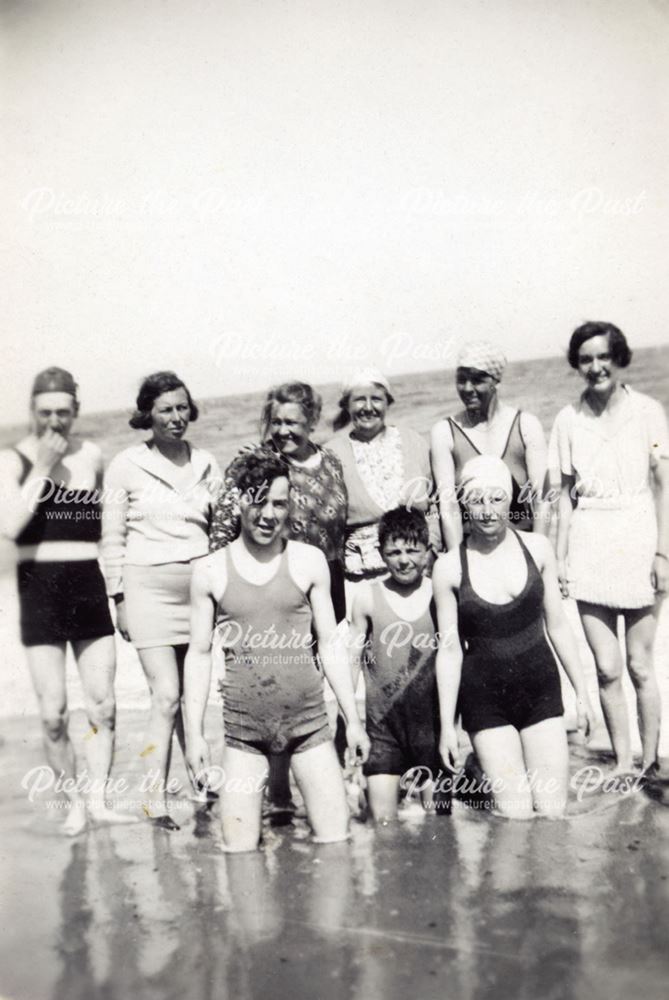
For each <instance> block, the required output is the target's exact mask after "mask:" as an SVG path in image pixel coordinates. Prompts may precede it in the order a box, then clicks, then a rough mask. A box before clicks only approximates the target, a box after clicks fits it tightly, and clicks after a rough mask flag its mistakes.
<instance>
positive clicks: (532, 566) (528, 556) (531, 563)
mask: <svg viewBox="0 0 669 1000" xmlns="http://www.w3.org/2000/svg"><path fill="white" fill-rule="evenodd" d="M509 530H510V531H512V532H513V533H514V535H515V536H516V538H517V539H518V541H519V542H520V547H521V549H522V550H523V553H524V555H525V562H526V563H527V568H528V570H529V572H531V573H538V574H539V576H541V571H540V570H539V567H538V566H537V564H536V560H535V558H534V556H533V555H532V553H531V552H530V550H529V548H528V547H527V545H526V543H525V542H524V541H523V537H522V532H520V531H516V529H515V528H510V529H509Z"/></svg>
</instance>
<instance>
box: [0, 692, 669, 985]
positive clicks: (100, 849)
mask: <svg viewBox="0 0 669 1000" xmlns="http://www.w3.org/2000/svg"><path fill="white" fill-rule="evenodd" d="M143 720H144V714H143V713H141V712H136V711H134V712H133V711H128V710H122V711H121V712H120V715H119V726H118V729H119V733H120V734H122V735H121V738H120V739H119V742H118V748H117V762H116V767H115V769H114V774H115V775H122V774H123V775H126V776H127V777H129V779H130V782H129V783H130V784H131V785H134V786H135V787H136V784H137V782H138V781H139V778H140V773H141V764H140V757H139V752H140V750H141V729H142V725H143ZM72 730H73V735H74V738H75V739H76V742H77V746H78V747H82V746H83V745H85V740H84V736H85V730H86V720H85V717H84V715H83V713H82V712H75V713H74V714H73V719H72ZM207 732H208V734H209V735H210V736H211V738H212V746H213V752H214V759H218V757H219V754H220V747H221V733H220V723H219V716H218V710H217V708H216V707H215V706H210V708H209V710H208V716H207ZM4 733H5V741H4V743H3V745H2V747H0V763H1V768H0V828H1V829H2V848H1V849H0V850H1V854H2V857H1V861H0V868H1V871H2V893H1V898H2V904H1V907H2V927H3V935H2V942H1V944H0V968H1V969H2V970H3V971H2V973H1V974H0V992H1V994H2V995H3V996H4V997H8V998H14V1000H46V998H50V1000H64V998H67V1000H78V998H81V1000H91V998H97V997H100V998H105V1000H112V998H117V997H118V998H119V1000H121V998H123V1000H125V998H128V997H132V998H133V1000H144V998H146V1000H153V998H156V1000H158V998H161V1000H168V998H172V997H174V998H183V1000H190V998H193V1000H200V998H204V997H228V996H229V997H236V998H240V1000H245V998H256V997H258V998H259V997H265V996H272V997H278V998H284V997H290V998H292V997H296V998H297V997H305V998H312V997H319V998H329V997H332V998H335V997H337V998H340V997H351V998H359V1000H377V998H378V1000H381V998H384V1000H394V998H398V1000H399V998H405V997H406V996H415V997H417V998H420V1000H430V998H432V997H434V998H437V997H439V998H443V997H444V996H448V997H452V998H458V1000H459V998H488V997H490V998H492V997H499V996H511V997H514V998H515V997H527V998H538V997H541V998H553V997H554V998H560V1000H564V998H571V997H574V998H580V997H584V996H588V997H590V998H592V1000H598V998H602V1000H604V998H611V1000H614V998H620V1000H622V998H623V997H624V998H628V997H629V996H630V995H631V994H632V993H636V994H638V995H640V996H644V997H645V998H648V1000H654V998H660V997H661V996H665V995H666V977H667V975H668V974H669V959H668V958H667V952H666V928H667V926H668V921H669V905H668V897H669V892H668V886H669V810H667V808H666V803H667V802H669V797H668V796H667V786H666V785H664V786H663V785H658V786H656V788H655V797H652V796H649V795H648V794H646V793H645V792H643V791H637V792H634V793H633V794H630V795H627V796H622V795H616V794H613V793H609V794H604V793H602V792H596V793H593V794H592V795H591V796H588V797H587V798H584V799H583V800H582V801H581V803H578V802H577V801H576V796H575V793H573V792H572V802H571V805H570V808H571V809H573V810H577V811H578V814H577V815H574V816H571V817H570V818H569V819H565V820H559V821H553V822H551V821H542V820H535V821H530V822H525V823H522V822H508V821H504V820H500V819H498V818H496V817H494V816H491V815H490V814H489V813H487V812H486V811H484V810H476V809H472V808H468V807H466V806H464V805H463V804H461V803H457V802H456V803H455V804H454V810H453V815H452V816H451V817H447V816H434V815H427V816H426V815H424V814H422V813H421V812H420V810H417V809H416V807H415V806H412V807H411V808H410V809H409V810H407V812H406V814H405V815H404V818H403V819H401V820H400V822H399V823H398V824H397V825H396V826H389V827H385V828H383V827H382V828H374V827H373V826H372V825H371V824H370V823H363V822H359V821H353V824H352V827H353V835H352V839H351V841H350V843H347V844H339V845H329V846H325V845H324V846H317V845H314V844H313V843H312V842H311V841H310V839H309V832H308V829H307V825H306V823H305V822H304V821H303V820H296V821H295V822H294V823H293V824H292V825H291V826H288V827H282V828H278V829H277V828H270V827H269V826H267V825H266V827H265V832H264V845H263V849H262V851H260V852H257V853H256V854H249V855H238V856H234V857H230V856H226V855H224V854H222V853H221V835H220V828H219V823H218V815H217V807H214V808H213V809H212V810H207V808H206V807H195V806H193V805H192V804H191V803H190V802H189V801H188V800H187V799H186V798H185V796H184V795H178V796H175V797H173V798H172V801H171V809H172V815H173V816H174V818H175V819H177V821H178V822H179V823H180V825H181V829H180V830H179V831H178V832H175V833H167V832H166V831H163V830H159V829H156V828H155V827H153V826H151V825H150V824H149V823H146V822H143V823H139V824H137V825H135V826H123V827H112V828H103V827H97V828H94V829H91V830H90V831H89V832H87V833H86V834H83V835H81V836H79V837H78V838H76V839H75V840H73V841H72V840H67V839H66V838H64V837H63V836H62V835H61V834H60V833H59V826H60V823H61V822H62V819H63V816H64V812H63V809H62V808H60V809H59V808H57V806H58V803H59V802H60V803H61V805H62V802H63V801H64V800H63V799H62V797H59V796H54V795H53V793H52V792H50V791H44V792H43V793H42V794H41V795H38V796H37V800H36V801H35V802H34V803H30V802H29V801H28V797H27V792H26V791H25V790H24V789H22V788H21V780H22V778H23V775H24V773H25V772H26V770H28V769H29V768H30V767H34V766H38V765H39V764H41V763H42V761H43V757H42V750H41V746H40V742H39V726H38V722H37V720H36V719H35V718H30V719H24V720H17V719H15V720H11V721H8V722H6V724H5V727H4ZM572 757H573V767H574V769H576V768H579V767H582V766H583V764H584V763H586V762H588V761H590V762H594V763H596V764H600V765H603V764H604V763H605V762H604V760H603V759H602V755H597V754H593V753H592V752H591V751H586V750H584V749H583V748H580V747H576V748H573V753H572ZM173 774H174V775H175V776H176V777H177V778H178V779H180V780H181V782H182V783H183V785H184V787H185V774H184V770H183V764H182V761H181V757H180V754H179V753H178V751H176V752H175V758H174V763H173ZM657 795H660V796H664V801H665V804H664V805H663V804H662V802H661V801H658V800H657ZM129 797H131V796H125V799H126V800H127V799H128V798H129ZM121 798H123V797H121ZM137 798H138V796H137V795H136V793H135V800H137ZM54 803H55V805H54ZM136 806H137V802H135V811H138V810H137V808H136Z"/></svg>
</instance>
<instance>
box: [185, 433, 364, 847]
mask: <svg viewBox="0 0 669 1000" xmlns="http://www.w3.org/2000/svg"><path fill="white" fill-rule="evenodd" d="M235 477H236V482H237V486H238V488H239V491H240V496H241V499H240V515H241V535H240V537H239V538H237V539H236V540H235V541H234V542H232V543H231V544H230V545H228V546H227V547H226V548H224V549H221V550H219V551H218V552H215V553H212V554H211V555H209V556H208V557H207V558H205V559H203V560H202V561H201V562H200V563H199V565H198V566H197V567H196V569H195V571H194V574H193V584H192V591H191V644H190V647H189V650H188V654H187V656H186V665H185V675H184V686H185V714H186V753H187V760H188V762H189V766H190V768H191V769H192V772H193V774H194V775H195V776H196V777H198V778H199V779H200V780H201V781H202V780H203V779H204V780H206V772H207V769H208V768H209V767H210V762H209V750H208V747H207V744H206V741H205V739H204V735H203V719H204V710H205V707H206V703H207V695H208V692H209V682H210V677H211V659H212V640H213V643H214V645H215V646H217V647H221V648H222V649H223V650H224V651H225V657H226V667H225V677H224V680H223V696H224V751H223V770H224V780H223V785H222V787H221V789H220V792H221V815H222V822H223V840H224V842H225V849H226V850H227V851H233V852H237V851H252V850H255V849H256V848H257V846H258V842H259V839H260V829H261V807H262V792H263V786H264V783H265V779H266V776H267V768H268V759H269V757H270V756H271V755H272V754H276V753H282V752H284V751H288V752H289V753H291V754H292V769H293V773H294V775H295V778H296V780H297V783H298V786H299V787H300V791H301V792H302V795H303V798H304V801H305V806H306V809H307V815H308V818H309V822H310V824H311V827H312V829H313V832H314V837H315V839H316V840H317V841H319V842H321V843H325V842H333V841H338V840H344V839H346V837H347V836H348V807H347V804H346V794H345V790H344V782H343V778H342V773H341V768H340V766H339V762H338V760H337V755H336V752H335V748H334V743H333V741H332V735H331V732H330V728H329V725H328V721H327V715H326V712H325V703H324V700H323V678H322V675H321V674H320V672H319V670H318V668H317V666H316V662H315V659H314V655H313V644H314V637H313V636H312V625H313V626H314V627H315V631H316V634H317V636H318V648H319V655H320V658H321V661H322V663H323V669H324V672H325V676H326V677H327V679H328V681H329V682H330V684H331V686H332V688H333V690H334V692H335V695H336V697H337V700H338V701H339V704H340V707H341V710H342V712H343V714H344V716H345V718H346V720H347V740H348V746H349V750H350V752H351V753H353V754H354V755H355V756H356V757H357V758H358V759H359V760H361V761H364V760H365V759H366V757H367V752H368V749H369V741H368V739H367V736H366V733H365V730H364V728H363V726H362V724H361V723H360V720H359V719H358V716H357V710H356V703H355V693H354V690H353V685H352V682H351V676H350V672H349V670H348V663H347V659H346V651H345V648H344V647H343V645H341V644H340V643H339V640H338V638H337V633H336V623H335V615H334V610H333V607H332V600H331V598H330V578H329V572H328V567H327V562H326V560H325V556H324V555H323V553H322V552H321V551H320V550H319V549H317V548H315V547H314V546H313V545H306V544H304V543H303V542H296V541H285V539H284V537H283V532H284V528H285V524H286V518H287V515H288V496H289V488H290V487H289V480H288V476H287V472H286V467H285V464H284V463H283V462H282V461H281V459H280V458H278V457H277V456H276V455H275V454H273V453H270V452H267V453H265V452H262V451H257V452H251V453H248V454H244V455H242V456H240V458H239V460H238V462H237V465H236V468H235ZM215 619H216V623H217V624H216V628H215V630H212V626H213V625H214V620H215Z"/></svg>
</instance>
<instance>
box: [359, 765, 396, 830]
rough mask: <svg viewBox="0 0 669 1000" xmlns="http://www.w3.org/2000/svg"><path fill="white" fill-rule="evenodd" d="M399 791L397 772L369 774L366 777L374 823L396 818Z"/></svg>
mask: <svg viewBox="0 0 669 1000" xmlns="http://www.w3.org/2000/svg"><path fill="white" fill-rule="evenodd" d="M399 791H400V775H399V774H370V776H369V777H368V778H367V795H368V796H369V808H370V810H371V813H372V818H373V819H374V821H375V822H376V823H387V822H389V821H390V820H394V819H397V804H398V801H399Z"/></svg>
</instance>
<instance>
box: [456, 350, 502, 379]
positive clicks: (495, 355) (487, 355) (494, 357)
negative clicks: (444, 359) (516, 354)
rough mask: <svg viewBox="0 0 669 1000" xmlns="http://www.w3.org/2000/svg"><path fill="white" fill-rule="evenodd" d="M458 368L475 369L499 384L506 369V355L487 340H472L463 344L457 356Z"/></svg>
mask: <svg viewBox="0 0 669 1000" xmlns="http://www.w3.org/2000/svg"><path fill="white" fill-rule="evenodd" d="M457 367H458V368H476V369H477V370H478V371H480V372H485V373H486V374H487V375H492V377H493V378H494V379H495V381H497V382H499V380H500V379H501V377H502V373H503V372H504V369H505V368H506V355H505V354H504V351H502V349H501V348H500V347H497V346H496V344H491V343H490V341H489V340H474V341H472V342H471V343H470V344H465V346H464V347H463V348H462V350H461V351H460V353H459V355H458V360H457Z"/></svg>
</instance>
